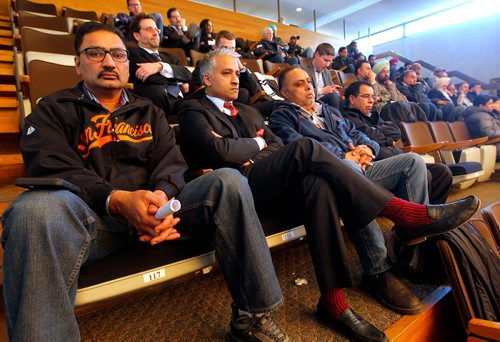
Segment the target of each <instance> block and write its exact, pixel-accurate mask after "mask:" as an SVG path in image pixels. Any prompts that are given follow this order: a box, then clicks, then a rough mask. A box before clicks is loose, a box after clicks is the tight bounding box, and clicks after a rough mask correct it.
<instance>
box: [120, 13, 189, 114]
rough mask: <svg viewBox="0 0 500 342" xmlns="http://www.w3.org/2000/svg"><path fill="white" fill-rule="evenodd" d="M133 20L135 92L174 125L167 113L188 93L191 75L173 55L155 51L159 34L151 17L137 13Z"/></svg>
mask: <svg viewBox="0 0 500 342" xmlns="http://www.w3.org/2000/svg"><path fill="white" fill-rule="evenodd" d="M135 18H136V20H135V21H134V22H133V23H132V25H131V27H130V30H131V32H132V35H133V36H134V39H135V40H136V41H137V48H134V47H132V48H129V53H130V56H129V59H130V82H132V83H133V84H134V93H136V94H138V95H141V96H144V97H147V98H149V99H150V100H151V101H153V103H154V104H155V105H157V106H158V107H160V108H161V109H163V110H164V111H165V113H166V114H167V117H168V119H169V121H170V122H171V123H172V122H175V121H176V118H175V116H172V115H170V116H169V114H171V113H172V109H173V106H174V104H175V103H176V102H177V101H179V100H180V99H182V98H183V92H187V90H188V88H189V84H188V82H189V81H190V80H191V73H190V72H189V70H188V69H186V68H185V67H183V66H181V65H179V59H178V58H176V57H175V56H172V55H170V54H168V53H164V52H158V48H159V46H160V35H159V33H158V32H159V31H158V28H157V27H156V23H155V21H154V18H153V17H151V16H150V15H147V14H144V13H140V14H138V15H136V16H135Z"/></svg>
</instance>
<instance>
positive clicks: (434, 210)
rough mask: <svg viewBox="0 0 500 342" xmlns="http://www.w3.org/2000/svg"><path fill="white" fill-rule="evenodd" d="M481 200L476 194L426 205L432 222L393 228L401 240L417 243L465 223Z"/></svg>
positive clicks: (407, 242)
mask: <svg viewBox="0 0 500 342" xmlns="http://www.w3.org/2000/svg"><path fill="white" fill-rule="evenodd" d="M480 204H481V201H480V200H479V198H477V197H476V196H468V197H466V198H464V199H461V200H458V201H455V202H451V203H448V204H438V205H428V206H427V211H428V212H429V216H430V217H432V218H434V219H435V221H434V222H433V223H429V224H425V225H422V226H418V227H403V226H397V227H395V228H394V229H395V230H396V234H397V236H398V238H399V239H400V240H401V242H403V243H406V244H417V243H421V242H424V241H425V240H427V238H428V237H431V236H435V235H440V234H443V233H446V232H448V231H450V230H452V229H454V228H456V227H458V226H460V225H461V224H463V223H465V222H466V221H467V220H468V219H469V218H470V217H471V216H472V215H474V213H475V212H476V211H477V209H478V208H479V205H480Z"/></svg>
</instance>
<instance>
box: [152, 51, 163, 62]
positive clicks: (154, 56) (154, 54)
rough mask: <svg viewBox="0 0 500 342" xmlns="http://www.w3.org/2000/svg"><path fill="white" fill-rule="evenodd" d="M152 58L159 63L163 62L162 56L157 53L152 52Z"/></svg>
mask: <svg viewBox="0 0 500 342" xmlns="http://www.w3.org/2000/svg"><path fill="white" fill-rule="evenodd" d="M151 56H153V58H154V59H155V60H156V61H157V62H161V58H160V55H159V54H158V53H157V52H152V53H151Z"/></svg>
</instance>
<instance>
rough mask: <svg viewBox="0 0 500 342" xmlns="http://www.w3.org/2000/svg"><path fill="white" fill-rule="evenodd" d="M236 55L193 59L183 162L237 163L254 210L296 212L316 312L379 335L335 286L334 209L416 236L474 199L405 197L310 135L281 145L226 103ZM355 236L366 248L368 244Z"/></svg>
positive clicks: (239, 107) (338, 255)
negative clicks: (314, 283)
mask: <svg viewBox="0 0 500 342" xmlns="http://www.w3.org/2000/svg"><path fill="white" fill-rule="evenodd" d="M237 58H238V55H237V54H234V52H232V51H229V50H216V51H213V52H211V53H210V54H208V55H207V56H206V57H205V58H204V59H203V61H202V62H201V65H200V72H201V75H202V76H203V82H204V83H205V86H206V95H205V96H203V97H202V98H201V99H191V100H185V101H182V102H181V103H180V104H179V106H178V110H179V125H180V143H181V149H182V151H183V154H184V156H185V158H186V160H187V161H188V164H189V165H190V167H191V168H221V167H233V168H236V169H238V170H240V172H241V173H242V174H243V175H244V176H246V177H247V178H248V184H249V185H250V189H251V190H252V194H253V196H254V201H255V206H256V209H257V211H258V212H259V213H262V212H265V211H266V209H269V208H273V207H276V206H277V204H279V205H278V208H284V207H286V208H288V210H290V209H291V208H293V209H294V210H297V212H299V213H301V214H302V215H303V217H304V225H305V227H306V230H307V235H308V242H309V245H310V251H311V256H312V260H313V263H314V267H315V271H316V278H317V280H318V285H319V288H320V291H321V298H320V300H319V303H318V314H320V315H321V316H323V317H325V318H327V319H329V320H331V321H335V322H337V323H339V324H340V325H342V326H343V327H345V328H346V329H347V331H348V333H349V334H350V335H351V336H353V337H355V338H356V339H359V340H363V341H387V337H386V336H385V334H384V333H383V332H382V331H380V330H378V329H377V328H376V327H374V326H373V325H371V324H370V323H369V322H368V321H366V320H365V319H363V318H362V317H361V316H359V315H358V314H356V313H355V312H354V311H353V310H352V309H351V308H349V306H348V305H347V304H346V303H345V301H344V298H343V294H342V288H343V287H346V286H350V285H351V284H352V283H351V276H350V271H349V266H348V265H349V264H350V260H348V258H347V256H346V249H345V245H344V241H343V236H342V232H341V230H340V226H339V217H340V216H342V220H343V222H344V223H345V227H346V229H349V230H359V229H363V227H365V226H366V225H367V224H368V223H369V222H371V221H372V220H373V219H374V218H375V217H376V216H378V215H384V216H386V217H388V218H390V219H391V220H393V221H395V223H396V226H397V227H396V228H395V229H396V232H397V234H398V237H399V238H400V239H403V240H405V241H406V242H410V240H412V241H415V240H416V239H420V241H422V239H425V238H427V237H428V236H430V235H435V234H440V233H441V232H444V231H448V230H450V229H452V228H454V227H456V226H457V225H460V224H461V223H463V222H464V221H465V220H467V219H468V218H469V217H470V216H471V215H472V214H473V213H474V212H475V210H476V209H477V207H478V206H479V203H478V200H477V199H474V197H472V198H468V199H465V200H461V201H457V202H454V203H453V204H449V205H444V206H426V205H421V204H415V203H411V202H408V201H404V200H402V199H400V198H397V197H395V196H393V195H392V194H390V193H389V192H388V191H387V190H385V189H383V188H381V187H379V186H377V185H376V184H374V183H373V182H371V181H370V180H368V179H367V178H366V177H364V176H363V175H362V174H361V173H359V172H357V171H354V170H353V169H352V168H351V167H349V166H348V165H347V164H346V163H344V162H343V161H342V159H340V158H338V157H337V156H335V155H334V154H332V153H331V152H329V151H328V150H327V149H326V148H324V147H323V146H322V145H321V144H320V143H319V142H317V141H315V140H313V139H309V138H303V139H298V140H296V141H293V142H291V143H289V144H287V145H286V146H283V143H282V141H281V139H280V138H278V137H276V136H275V135H274V134H273V133H272V132H271V130H270V129H269V128H268V127H267V126H266V125H265V124H264V120H263V119H262V117H261V115H260V114H259V113H258V112H257V110H256V109H255V108H253V107H250V106H246V105H244V104H241V103H236V102H235V103H233V101H234V100H235V99H236V98H237V97H238V90H239V87H238V86H239V79H238V76H239V73H240V69H239V67H238V63H237ZM297 86H299V85H297ZM312 99H313V100H314V96H313V97H312ZM352 154H353V155H356V156H357V157H356V160H357V161H358V162H359V163H362V164H364V163H369V158H368V155H367V153H366V149H362V148H359V149H356V150H355V151H353V152H352ZM276 210H279V209H276ZM417 212H418V214H417ZM416 218H418V219H416ZM417 221H418V222H417ZM452 221H453V222H452ZM362 243H363V244H364V246H365V247H366V248H369V247H370V246H372V245H374V244H375V242H374V241H366V240H365V241H363V242H362Z"/></svg>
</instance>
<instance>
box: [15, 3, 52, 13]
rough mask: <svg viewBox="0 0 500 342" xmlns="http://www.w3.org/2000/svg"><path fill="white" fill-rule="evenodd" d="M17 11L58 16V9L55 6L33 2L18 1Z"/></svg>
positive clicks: (16, 4)
mask: <svg viewBox="0 0 500 342" xmlns="http://www.w3.org/2000/svg"><path fill="white" fill-rule="evenodd" d="M15 7H16V11H17V12H19V11H30V12H35V13H45V14H52V15H57V8H56V6H55V5H54V4H49V3H39V2H31V1H28V0H16V1H15Z"/></svg>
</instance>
